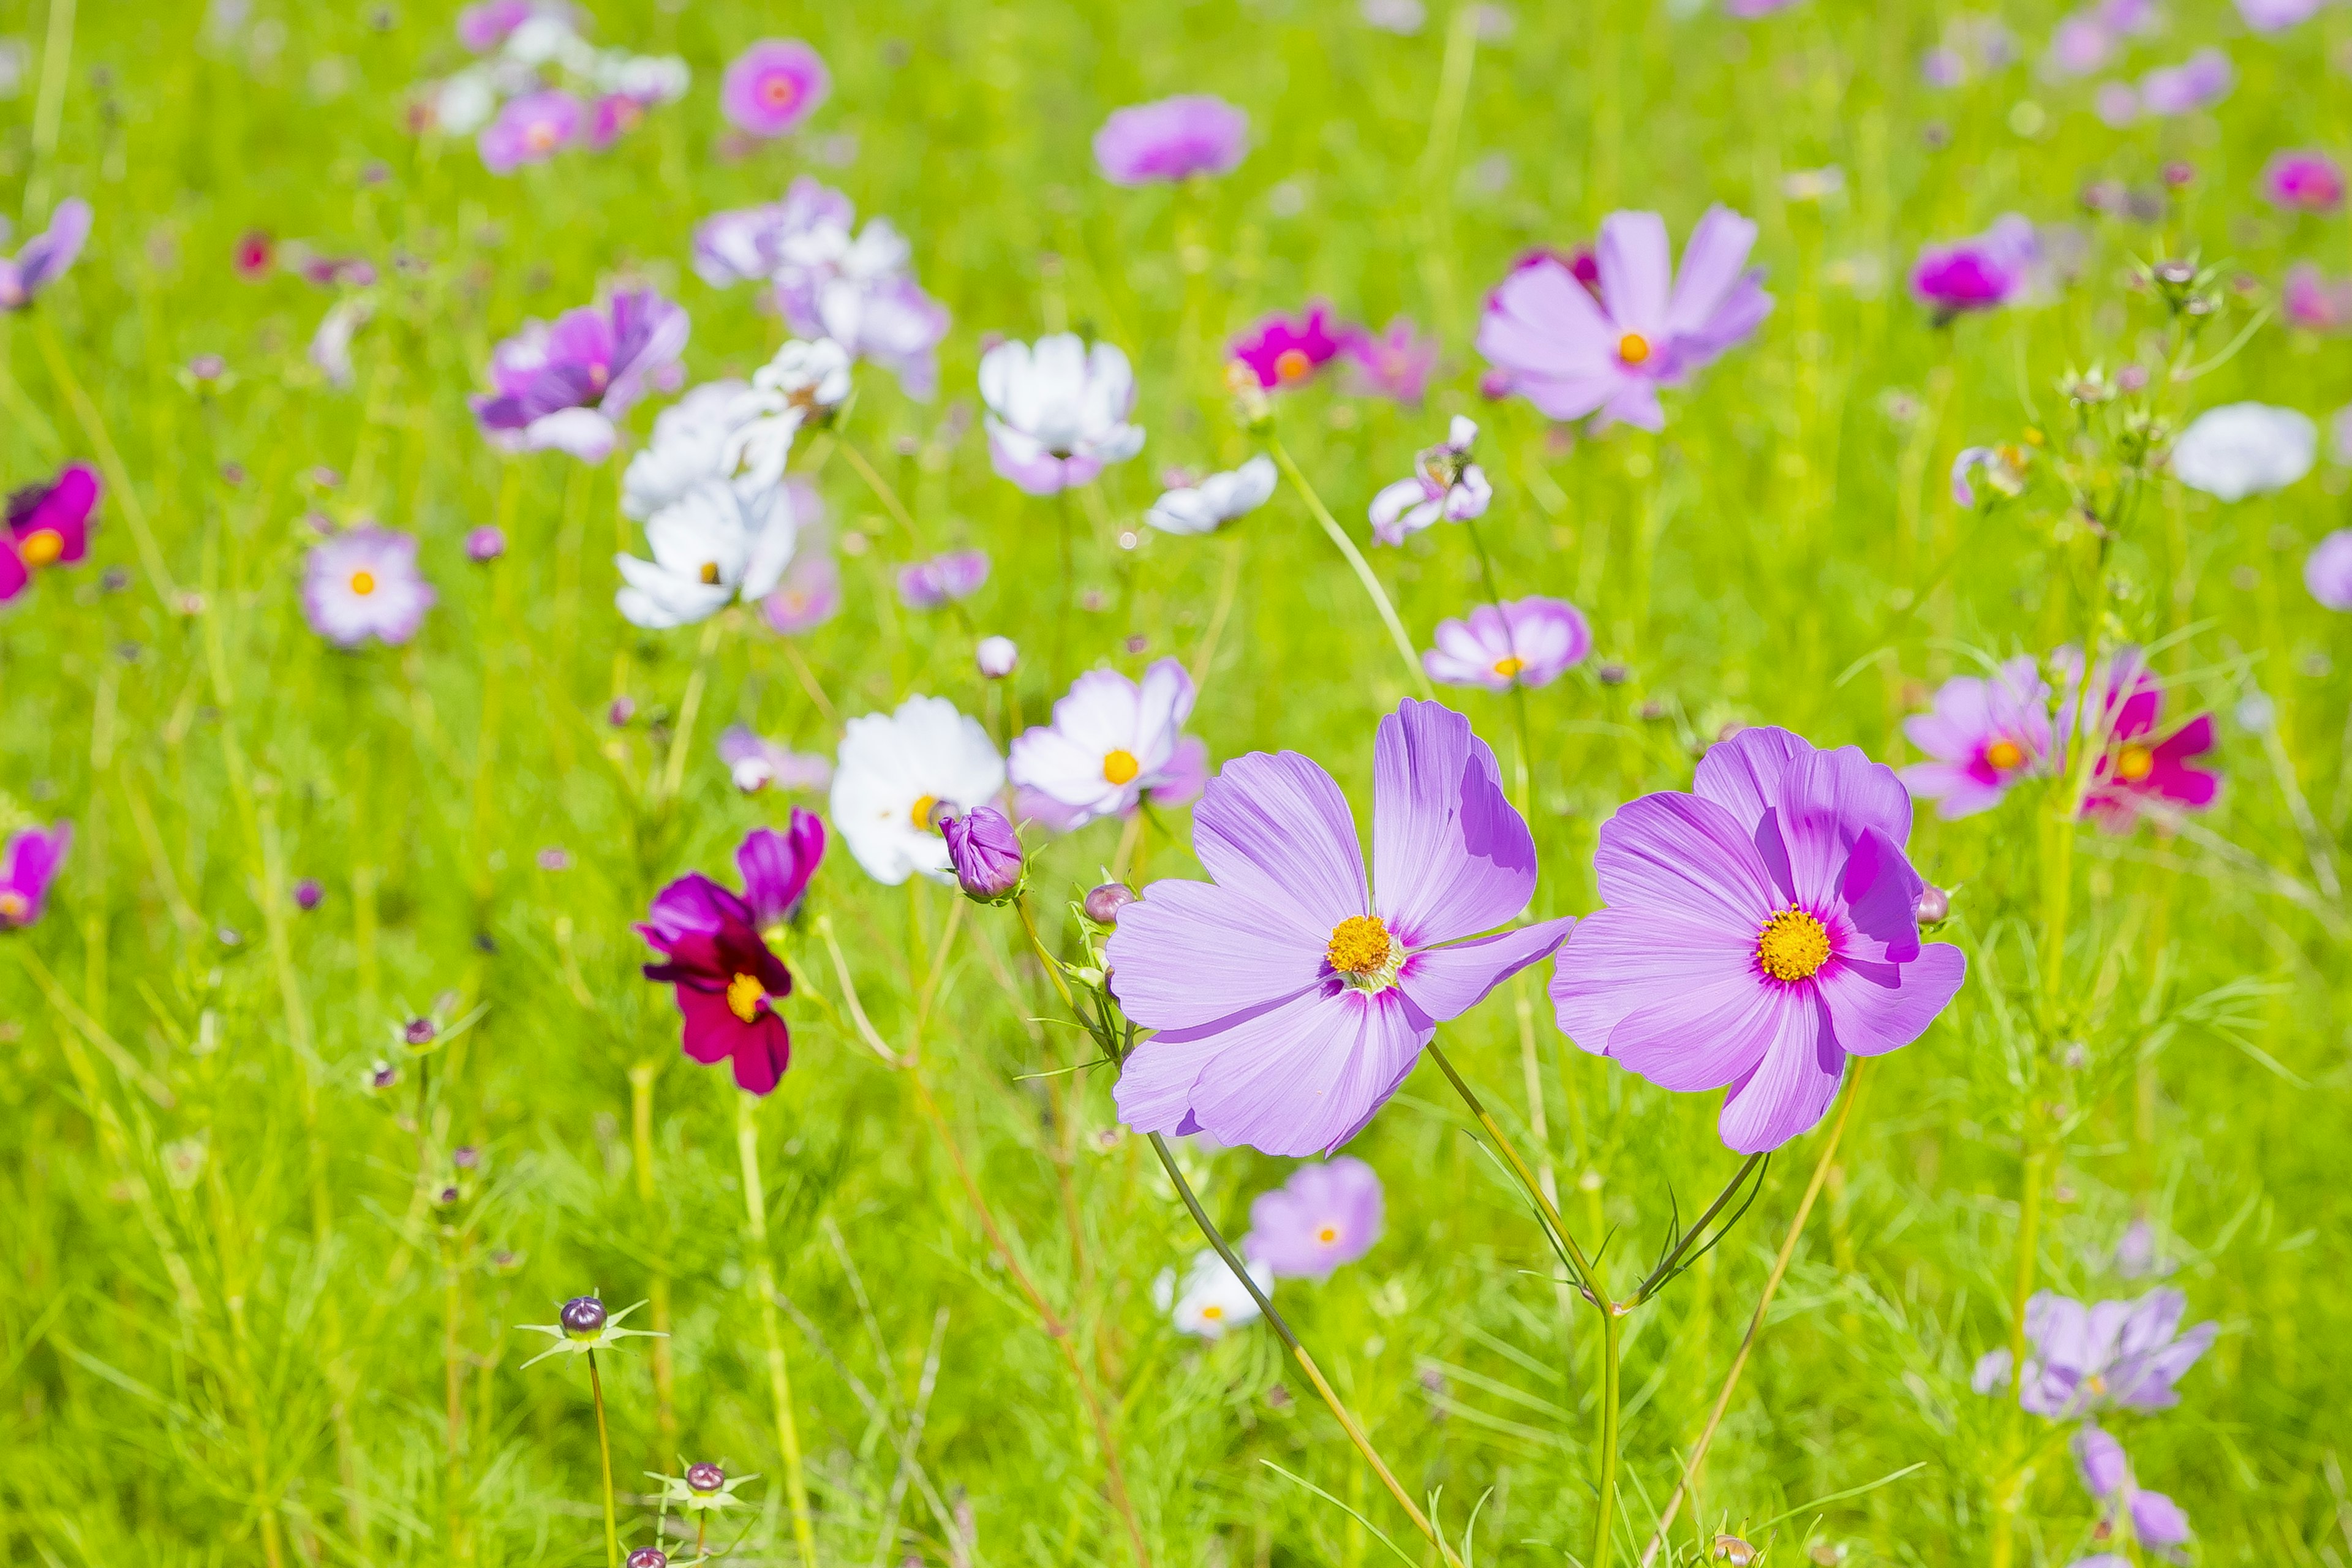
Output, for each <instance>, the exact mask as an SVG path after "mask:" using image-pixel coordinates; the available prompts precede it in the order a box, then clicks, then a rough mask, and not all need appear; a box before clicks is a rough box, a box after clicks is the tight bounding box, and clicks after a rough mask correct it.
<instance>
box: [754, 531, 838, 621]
mask: <svg viewBox="0 0 2352 1568" xmlns="http://www.w3.org/2000/svg"><path fill="white" fill-rule="evenodd" d="M840 609H841V567H840V565H839V563H836V562H835V560H834V558H833V555H832V552H829V551H825V550H800V551H795V552H794V553H793V563H792V564H791V565H790V566H788V567H786V568H785V569H784V578H783V581H782V582H781V583H779V584H776V591H775V592H774V593H772V594H771V595H768V596H767V597H766V598H765V599H763V600H761V602H760V618H761V619H762V620H764V621H766V622H767V623H768V626H769V629H771V630H772V631H774V632H776V633H777V634H778V635H780V636H782V637H798V636H799V635H800V634H801V633H803V632H806V631H814V630H815V629H816V628H817V627H818V626H823V625H824V623H825V622H827V621H829V620H831V619H833V617H834V616H835V615H836V614H838V613H839V611H840Z"/></svg>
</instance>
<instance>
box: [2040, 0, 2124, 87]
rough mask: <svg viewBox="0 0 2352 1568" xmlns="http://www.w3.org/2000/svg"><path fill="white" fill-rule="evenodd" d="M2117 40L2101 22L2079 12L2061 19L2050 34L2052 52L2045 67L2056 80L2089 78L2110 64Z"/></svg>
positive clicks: (2047, 57) (2043, 64) (2044, 57)
mask: <svg viewBox="0 0 2352 1568" xmlns="http://www.w3.org/2000/svg"><path fill="white" fill-rule="evenodd" d="M2115 51H2116V40H2115V37H2114V36H2113V35H2112V34H2110V33H2109V32H2108V31H2107V30H2106V28H2105V27H2103V26H2100V25H2099V23H2098V19H2097V18H2096V17H2095V16H2090V15H2089V14H2087V13H2085V12H2081V11H2077V12H2076V13H2074V15H2073V16H2066V17H2063V18H2062V19H2061V20H2060V21H2059V23H2058V26H2057V27H2056V28H2055V29H2053V31H2052V33H2051V35H2050V52H2049V53H2048V54H2047V55H2045V56H2043V57H2042V66H2043V68H2044V69H2045V70H2047V71H2048V72H2049V74H2050V75H2052V76H2053V77H2059V78H2065V77H2078V76H2088V75H2090V74H2091V73H2092V72H2093V71H2095V70H2097V69H2098V68H2100V67H2101V66H2103V65H2105V64H2106V63H2107V60H2108V58H2110V57H2111V56H2113V55H2114V53H2115Z"/></svg>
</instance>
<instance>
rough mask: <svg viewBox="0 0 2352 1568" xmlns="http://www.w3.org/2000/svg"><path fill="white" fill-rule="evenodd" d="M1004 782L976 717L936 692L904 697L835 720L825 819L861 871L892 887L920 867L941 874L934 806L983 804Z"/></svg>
mask: <svg viewBox="0 0 2352 1568" xmlns="http://www.w3.org/2000/svg"><path fill="white" fill-rule="evenodd" d="M1003 787H1004V759H1003V758H1002V757H1000V756H998V755H997V754H996V743H995V742H992V741H991V740H990V739H989V738H988V731H985V730H983V729H982V728H981V727H980V721H978V720H977V719H972V718H968V717H967V716H965V715H964V714H962V713H961V712H959V711H957V710H956V705H955V704H954V703H952V702H950V701H949V700H947V699H946V698H944V697H909V698H908V699H907V700H905V701H904V702H901V703H899V704H898V710H897V711H895V712H891V713H868V714H866V716H865V717H864V718H862V719H852V720H851V721H849V722H848V723H847V724H846V725H845V726H843V728H842V732H841V753H840V756H839V759H838V760H837V762H836V763H835V767H834V771H833V795H832V803H831V804H832V815H833V825H834V826H835V829H837V830H838V831H839V832H840V834H841V838H842V842H843V843H845V844H846V845H847V846H848V847H849V853H850V854H851V855H852V856H853V857H855V858H856V861H857V863H858V864H859V865H860V866H863V867H865V868H866V875H867V876H869V877H871V878H873V879H875V880H876V881H877V882H881V883H883V884H885V885H887V886H889V887H894V888H895V887H897V886H898V884H899V883H901V882H903V881H905V880H906V879H908V877H911V876H913V875H914V874H915V873H916V872H918V871H920V872H922V873H923V874H925V875H926V876H929V877H933V878H936V879H940V880H942V881H945V880H948V879H950V876H951V873H950V870H949V868H948V846H947V840H946V839H944V838H942V837H940V832H939V829H938V828H936V827H933V826H931V811H932V808H933V807H934V806H940V805H944V806H949V807H951V808H953V809H954V810H956V811H958V812H965V811H970V810H971V809H972V808H973V807H974V806H979V805H987V804H988V802H989V801H990V800H992V798H994V796H995V795H996V793H997V792H998V791H999V790H1001V789H1003Z"/></svg>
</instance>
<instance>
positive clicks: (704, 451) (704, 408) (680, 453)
mask: <svg viewBox="0 0 2352 1568" xmlns="http://www.w3.org/2000/svg"><path fill="white" fill-rule="evenodd" d="M751 397H752V393H751V386H750V385H749V384H747V383H744V382H740V381H706V382H704V383H703V384H701V385H700V386H698V387H696V388H694V389H693V390H692V391H690V392H688V394H687V395H685V396H684V397H681V398H679V399H678V400H677V402H676V403H674V404H672V405H669V406H668V407H667V408H665V409H663V410H662V411H661V412H660V413H659V414H657V415H656V416H654V434H653V439H652V440H650V441H648V442H646V446H645V449H644V450H642V451H640V452H639V453H638V454H637V455H636V456H635V457H634V458H630V459H629V466H628V468H627V469H626V470H625V472H624V473H623V474H622V476H621V510H623V511H625V512H626V513H628V514H629V515H630V516H631V517H634V518H636V519H638V520H639V521H644V520H645V519H646V518H649V517H651V516H653V514H654V513H656V512H657V511H659V510H661V509H662V508H664V507H666V506H667V505H669V504H670V503H671V502H673V501H675V500H677V499H678V498H679V497H681V496H683V495H685V494H686V492H687V491H688V490H689V489H693V488H694V487H695V486H696V485H697V484H699V483H700V482H701V481H703V480H704V479H732V478H733V477H734V475H733V473H732V471H731V470H730V468H729V467H728V466H727V465H726V464H725V461H724V459H725V458H726V455H727V448H728V445H729V443H730V440H731V439H732V438H733V437H735V435H736V433H737V432H738V431H739V430H740V428H741V427H742V426H744V425H745V424H747V423H749V422H750V421H751V419H753V418H755V417H757V416H758V410H757V408H756V406H754V405H752V403H751Z"/></svg>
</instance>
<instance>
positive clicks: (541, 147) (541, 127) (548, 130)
mask: <svg viewBox="0 0 2352 1568" xmlns="http://www.w3.org/2000/svg"><path fill="white" fill-rule="evenodd" d="M556 141H557V132H556V129H555V127H554V125H553V124H551V123H550V122H549V121H544V120H537V121H532V122H531V124H530V129H529V130H527V131H525V132H523V133H522V142H523V145H524V146H526V147H528V148H530V150H531V151H532V152H534V153H544V152H546V151H548V150H549V149H550V148H551V147H553V146H554V145H555V143H556Z"/></svg>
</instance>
